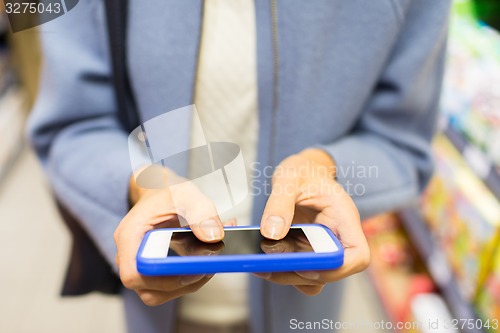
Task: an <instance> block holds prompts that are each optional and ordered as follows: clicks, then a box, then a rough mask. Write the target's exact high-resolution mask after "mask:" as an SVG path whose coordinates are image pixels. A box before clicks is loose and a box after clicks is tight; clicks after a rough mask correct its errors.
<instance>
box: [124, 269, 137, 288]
mask: <svg viewBox="0 0 500 333" xmlns="http://www.w3.org/2000/svg"><path fill="white" fill-rule="evenodd" d="M120 280H121V281H122V284H123V286H124V287H125V288H127V289H136V287H137V280H136V277H135V275H134V274H129V273H120Z"/></svg>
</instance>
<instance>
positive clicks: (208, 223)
mask: <svg viewBox="0 0 500 333" xmlns="http://www.w3.org/2000/svg"><path fill="white" fill-rule="evenodd" d="M200 228H201V230H202V232H203V234H204V235H205V238H206V240H207V241H213V240H219V239H222V231H221V227H220V226H219V223H218V222H217V221H216V220H214V219H209V220H205V221H203V222H201V223H200Z"/></svg>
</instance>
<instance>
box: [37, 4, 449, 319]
mask: <svg viewBox="0 0 500 333" xmlns="http://www.w3.org/2000/svg"><path fill="white" fill-rule="evenodd" d="M449 3H450V1H449V0H377V1H372V0H349V1H347V0H315V1H299V0H286V1H285V0H278V45H279V53H280V59H279V64H280V66H279V89H278V90H279V97H278V109H277V113H276V120H277V121H276V126H274V127H273V125H272V121H271V119H272V114H273V111H272V105H273V100H272V94H273V71H272V69H273V66H272V64H273V59H272V34H271V16H270V4H269V1H267V0H256V19H257V61H258V64H257V67H258V68H257V70H258V85H259V87H258V88H259V122H260V126H259V143H258V165H257V166H258V168H257V170H256V177H255V180H254V183H253V184H254V185H255V186H256V187H255V188H254V194H255V195H256V198H255V202H254V210H253V212H254V214H253V222H254V223H258V222H259V220H260V215H261V212H262V210H263V207H264V204H265V201H266V195H265V194H266V193H268V192H269V188H268V187H269V177H268V176H270V174H269V172H264V171H265V167H266V166H267V165H269V164H277V163H278V162H279V161H280V160H282V159H283V158H284V157H286V156H288V155H290V154H293V153H296V152H298V151H300V150H302V149H304V148H307V147H314V146H317V147H322V148H323V149H325V150H326V151H327V152H329V153H330V154H331V155H332V157H333V158H334V159H335V161H336V163H337V165H338V168H339V169H340V170H339V171H340V172H339V174H338V181H339V182H340V183H341V184H343V185H344V186H345V187H346V189H348V186H351V187H355V186H356V185H358V189H359V188H361V189H363V193H362V195H355V193H353V191H352V190H351V191H349V192H350V193H351V194H352V195H353V198H354V200H355V202H356V204H357V206H358V208H359V210H360V212H361V215H362V216H363V217H367V216H370V215H373V214H376V213H379V212H382V211H385V210H389V209H395V208H398V207H401V206H402V205H405V204H407V203H409V202H410V201H412V200H414V199H415V198H416V196H417V194H418V193H419V191H421V190H422V188H423V187H424V186H425V184H426V182H427V181H428V179H429V177H430V175H431V172H432V159H431V155H430V147H429V141H430V138H431V136H432V133H433V132H434V128H435V122H436V116H437V103H438V98H439V90H440V85H441V77H442V70H443V58H444V57H443V55H444V49H445V43H446V28H447V18H448V7H449ZM130 11H131V12H130V22H129V28H130V29H129V30H130V31H129V45H128V48H129V70H130V77H131V80H132V88H133V90H134V93H135V96H136V97H137V102H138V106H139V110H140V116H141V118H142V119H143V120H147V119H150V118H152V117H154V116H156V115H159V114H162V113H164V112H167V111H169V110H173V109H175V108H178V107H182V106H186V105H189V104H191V103H192V99H193V87H194V79H195V73H196V60H197V52H198V41H199V35H200V34H199V29H200V22H201V16H202V14H201V13H202V2H201V1H200V0H189V1H187V0H170V1H165V0H148V1H141V0H131V3H130ZM40 30H41V37H42V42H43V51H44V58H45V60H44V66H43V73H42V84H41V88H42V89H41V91H40V94H39V97H38V100H37V103H36V105H35V107H34V110H33V113H32V115H31V118H30V121H29V137H30V140H31V142H32V145H33V147H34V148H35V150H36V152H37V154H38V156H39V157H40V159H41V161H42V163H43V165H44V167H45V170H46V171H47V174H48V178H49V180H50V183H51V185H52V186H53V188H54V191H55V193H56V195H57V196H58V197H59V198H60V200H61V201H62V202H63V203H64V204H65V205H66V206H67V207H68V208H69V209H70V210H71V212H72V213H73V214H74V215H75V216H77V217H79V218H80V219H81V221H82V223H83V225H84V227H85V228H86V230H87V231H88V232H89V234H90V235H91V237H92V238H93V239H94V240H95V242H96V244H97V246H98V247H99V249H100V250H101V251H102V252H103V254H104V255H105V257H106V258H107V259H108V261H109V262H110V263H111V264H112V265H114V256H115V251H116V249H115V246H114V243H113V232H114V229H115V227H116V226H117V225H118V223H119V221H120V220H121V218H122V217H123V216H124V215H125V214H126V212H127V211H128V208H129V207H128V201H127V187H128V180H129V177H130V175H131V170H130V166H129V161H128V152H127V133H125V132H124V131H123V130H122V129H121V128H120V126H119V124H118V121H117V117H116V114H117V112H119V111H120V110H117V108H116V104H115V101H114V99H113V98H114V95H113V91H112V89H113V88H112V86H111V83H110V81H109V75H110V64H109V60H108V49H107V41H106V33H105V22H104V13H103V4H102V0H88V1H85V2H83V1H82V2H80V3H79V4H78V6H76V7H75V8H74V9H73V10H72V11H70V12H69V13H67V14H66V15H64V16H62V17H60V18H58V19H56V20H54V21H51V22H49V23H47V24H44V25H42V26H41V28H40ZM188 134H189V133H172V140H175V139H176V138H179V139H186V137H185V136H187V135H188ZM272 137H274V138H275V142H274V144H275V146H274V147H271V144H272V140H271V138H272ZM272 148H274V149H272ZM271 151H274V152H275V155H274V156H270V152H271ZM370 166H375V167H376V169H377V170H378V171H377V173H376V176H375V175H372V176H371V177H361V176H360V175H359V174H358V175H354V177H353V175H352V173H350V172H349V170H351V171H352V170H354V171H359V170H361V169H359V168H369V167H370ZM349 168H350V169H349ZM355 173H356V172H355ZM259 174H260V175H259ZM291 295H292V294H291V293H290V294H288V293H283V295H280V296H282V297H283V298H282V299H281V300H280V301H281V302H282V303H281V304H282V305H283V307H284V308H286V307H288V306H289V304H293V303H290V302H289V297H290V298H293V296H291ZM318 306H320V305H319V303H318ZM304 311H309V310H307V309H304ZM307 313H309V312H307Z"/></svg>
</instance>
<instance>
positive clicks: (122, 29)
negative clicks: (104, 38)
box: [104, 0, 139, 132]
mask: <svg viewBox="0 0 500 333" xmlns="http://www.w3.org/2000/svg"><path fill="white" fill-rule="evenodd" d="M104 2H105V5H106V18H107V23H108V39H109V46H110V52H111V62H112V70H113V72H112V77H113V85H114V87H115V94H116V100H117V105H118V108H119V110H118V111H119V112H118V117H119V119H120V122H121V124H122V125H123V127H124V128H125V130H126V131H127V132H131V131H132V130H133V129H134V128H135V127H137V126H139V115H138V112H137V107H136V104H135V99H134V95H133V93H132V89H131V87H130V80H129V77H128V71H127V57H126V55H127V16H128V15H127V13H128V1H127V0H105V1H104Z"/></svg>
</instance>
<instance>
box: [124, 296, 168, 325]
mask: <svg viewBox="0 0 500 333" xmlns="http://www.w3.org/2000/svg"><path fill="white" fill-rule="evenodd" d="M121 295H122V298H123V306H124V310H125V321H126V324H127V333H175V328H176V324H177V323H176V319H175V317H176V316H175V314H176V304H177V301H172V302H168V303H165V304H162V305H159V306H155V307H150V306H147V305H145V304H144V303H142V301H141V299H140V298H139V296H137V294H136V293H135V292H134V291H132V290H128V289H125V288H123V289H122V291H121Z"/></svg>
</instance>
